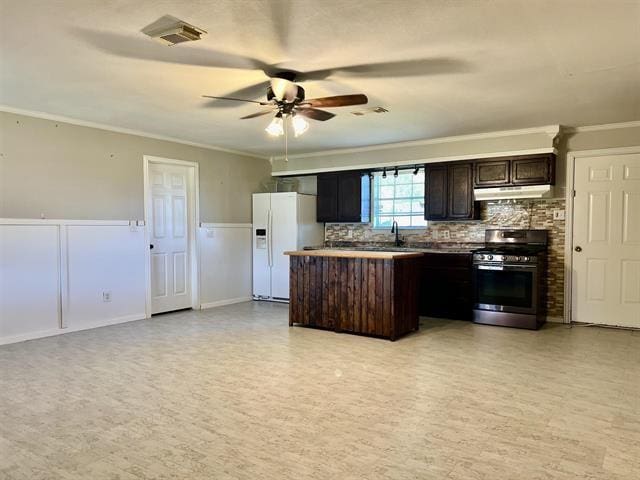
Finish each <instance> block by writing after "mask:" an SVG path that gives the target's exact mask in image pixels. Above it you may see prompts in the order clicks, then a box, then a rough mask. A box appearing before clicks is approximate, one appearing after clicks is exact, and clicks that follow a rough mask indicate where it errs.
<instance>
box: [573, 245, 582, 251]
mask: <svg viewBox="0 0 640 480" xmlns="http://www.w3.org/2000/svg"><path fill="white" fill-rule="evenodd" d="M574 250H575V251H576V252H578V253H580V252H581V251H582V247H581V246H580V245H578V246H577V247H576V248H574Z"/></svg>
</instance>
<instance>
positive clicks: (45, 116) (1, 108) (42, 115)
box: [0, 105, 269, 160]
mask: <svg viewBox="0 0 640 480" xmlns="http://www.w3.org/2000/svg"><path fill="white" fill-rule="evenodd" d="M0 112H6V113H13V114H16V115H23V116H25V117H33V118H39V119H42V120H52V121H54V122H61V123H68V124H70V125H77V126H79V127H88V128H96V129H99V130H106V131H108V132H115V133H123V134H126V135H135V136H136V137H144V138H152V139H154V140H162V141H165V142H172V143H178V144H180V145H188V146H190V147H197V148H204V149H207V150H214V151H218V152H224V153H231V154H234V155H242V156H245V157H252V158H258V159H260V160H269V157H268V156H264V155H257V154H255V153H250V152H245V151H243V150H233V149H230V148H223V147H217V146H215V145H208V144H206V143H197V142H189V141H187V140H181V139H179V138H175V137H168V136H165V135H157V134H155V133H149V132H143V131H140V130H132V129H129V128H121V127H115V126H113V125H107V124H104V123H96V122H89V121H86V120H80V119H77V118H71V117H65V116H62V115H54V114H52V113H46V112H38V111H34V110H25V109H22V108H15V107H10V106H8V105H0Z"/></svg>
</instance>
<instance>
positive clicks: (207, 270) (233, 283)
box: [198, 223, 252, 308]
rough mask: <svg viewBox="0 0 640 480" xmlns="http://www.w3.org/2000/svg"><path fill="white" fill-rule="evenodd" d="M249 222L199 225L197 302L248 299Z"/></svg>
mask: <svg viewBox="0 0 640 480" xmlns="http://www.w3.org/2000/svg"><path fill="white" fill-rule="evenodd" d="M251 232H252V229H251V224H247V223H237V224H233V223H217V224H216V223H203V224H201V227H200V228H199V229H198V236H199V238H198V242H199V250H200V304H201V306H202V308H209V307H216V306H219V305H227V304H231V303H238V302H245V301H248V300H251V277H252V273H251Z"/></svg>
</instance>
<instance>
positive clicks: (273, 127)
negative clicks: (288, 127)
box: [264, 113, 284, 137]
mask: <svg viewBox="0 0 640 480" xmlns="http://www.w3.org/2000/svg"><path fill="white" fill-rule="evenodd" d="M264 131H265V132H267V133H268V134H269V135H271V136H272V137H281V136H282V135H284V125H283V122H282V114H280V113H278V114H277V115H276V116H275V117H274V118H273V120H271V123H270V124H269V125H267V128H265V129H264Z"/></svg>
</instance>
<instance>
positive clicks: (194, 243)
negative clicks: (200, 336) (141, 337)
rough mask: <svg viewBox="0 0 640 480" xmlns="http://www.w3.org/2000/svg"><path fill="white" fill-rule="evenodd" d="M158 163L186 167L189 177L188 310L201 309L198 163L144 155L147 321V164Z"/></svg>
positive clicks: (147, 302)
mask: <svg viewBox="0 0 640 480" xmlns="http://www.w3.org/2000/svg"><path fill="white" fill-rule="evenodd" d="M151 163H160V164H164V165H178V166H181V167H188V168H189V175H188V185H187V190H188V199H187V201H188V203H190V204H191V205H192V206H193V208H191V209H190V211H189V219H188V231H189V262H190V265H191V308H193V309H194V310H200V269H199V261H198V260H199V258H200V250H199V242H198V227H199V223H198V220H199V218H200V189H199V185H200V170H199V164H198V163H197V162H188V161H186V160H176V159H173V158H163V157H155V156H153V155H143V157H142V171H143V177H144V202H143V203H144V225H145V227H144V241H145V253H144V259H145V284H146V285H145V293H146V295H145V314H146V317H147V318H150V317H151V250H150V249H149V240H150V237H151V234H150V231H149V225H150V222H149V219H150V212H149V208H150V206H151V203H150V202H149V194H150V193H151V186H150V185H149V164H151Z"/></svg>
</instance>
